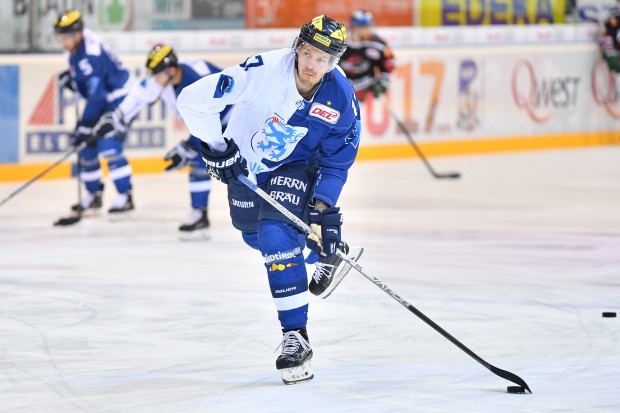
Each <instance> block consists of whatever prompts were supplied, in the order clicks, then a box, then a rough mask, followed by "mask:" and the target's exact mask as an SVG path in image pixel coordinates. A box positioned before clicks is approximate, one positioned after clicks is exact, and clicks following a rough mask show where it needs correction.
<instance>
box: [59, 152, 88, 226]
mask: <svg viewBox="0 0 620 413" xmlns="http://www.w3.org/2000/svg"><path fill="white" fill-rule="evenodd" d="M81 169H82V168H81V165H80V153H79V152H78V159H77V164H76V172H75V173H76V175H77V185H78V188H77V189H78V190H77V193H78V203H77V209H76V210H75V211H73V213H72V214H71V215H69V216H67V217H62V218H58V220H57V221H56V222H54V226H55V227H66V226H68V225H73V224H77V223H78V222H80V221H81V220H82V179H81V178H80V173H81V172H82V171H81Z"/></svg>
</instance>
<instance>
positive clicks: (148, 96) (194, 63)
mask: <svg viewBox="0 0 620 413" xmlns="http://www.w3.org/2000/svg"><path fill="white" fill-rule="evenodd" d="M179 67H180V68H181V69H182V70H183V76H182V77H181V82H180V83H179V84H178V85H176V86H174V85H172V84H169V85H167V86H165V87H164V86H162V85H160V84H159V83H157V82H156V81H155V79H154V78H153V77H150V76H149V77H147V78H145V79H144V80H142V81H141V82H140V83H138V84H135V85H134V86H133V88H132V89H131V92H130V93H129V94H128V95H127V97H126V98H125V100H123V102H122V103H121V104H120V106H119V109H120V110H121V112H122V113H123V116H124V118H125V119H127V120H131V119H133V118H134V117H135V116H136V115H137V114H138V112H140V110H141V109H142V108H143V107H144V106H146V105H150V104H151V103H153V102H155V101H157V100H158V99H161V100H162V101H163V102H164V104H165V105H166V106H167V107H168V108H169V109H170V110H171V111H172V112H174V114H175V115H176V116H177V117H178V118H181V115H180V114H179V111H178V110H177V97H178V96H179V94H180V93H181V91H182V90H183V88H185V87H186V86H188V85H191V84H192V83H194V82H196V81H197V80H199V79H202V78H203V77H205V76H208V75H210V74H213V73H218V72H220V71H221V69H220V68H219V67H217V66H215V65H213V64H211V63H209V62H205V61H201V60H183V59H182V60H180V61H179ZM230 109H231V108H230V106H229V107H225V108H224V109H223V110H222V112H221V113H220V115H219V118H220V122H221V125H222V126H221V127H223V128H225V127H226V125H227V124H228V119H229V118H230ZM188 143H189V144H190V145H191V146H192V148H193V149H194V150H196V151H197V152H200V145H199V143H200V140H199V139H197V138H196V137H194V136H192V137H190V138H189V140H188Z"/></svg>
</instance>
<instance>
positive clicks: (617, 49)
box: [601, 7, 620, 73]
mask: <svg viewBox="0 0 620 413" xmlns="http://www.w3.org/2000/svg"><path fill="white" fill-rule="evenodd" d="M619 30H620V8H618V7H614V8H613V9H611V10H610V11H609V14H608V16H607V18H606V19H605V27H604V28H603V34H602V36H601V52H602V54H603V59H605V61H606V62H607V65H608V66H609V70H611V71H613V72H616V73H620V42H619V41H618V34H619V33H618V32H619Z"/></svg>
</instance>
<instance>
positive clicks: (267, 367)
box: [0, 147, 620, 413]
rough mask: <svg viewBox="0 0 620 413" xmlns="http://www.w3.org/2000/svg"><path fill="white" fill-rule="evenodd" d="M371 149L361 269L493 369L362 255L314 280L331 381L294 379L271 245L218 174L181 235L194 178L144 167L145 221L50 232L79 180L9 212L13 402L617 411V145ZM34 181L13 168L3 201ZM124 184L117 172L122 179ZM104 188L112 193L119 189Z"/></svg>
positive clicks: (139, 217) (351, 232)
mask: <svg viewBox="0 0 620 413" xmlns="http://www.w3.org/2000/svg"><path fill="white" fill-rule="evenodd" d="M431 161H432V163H433V165H434V166H435V169H437V170H438V171H451V170H457V171H460V172H462V174H463V178H462V179H461V180H459V181H440V180H436V179H433V178H431V177H430V175H428V173H427V172H426V170H425V169H424V166H423V165H422V164H421V163H420V162H419V161H416V160H398V161H386V162H361V163H357V164H356V165H355V166H354V167H353V169H352V171H351V174H350V180H349V183H348V185H347V186H346V187H345V191H344V193H343V196H342V199H341V206H342V211H343V214H344V217H345V228H344V237H345V238H346V239H347V240H348V241H349V242H350V243H352V244H356V245H363V246H364V247H365V248H366V252H365V254H364V256H363V258H362V261H361V264H362V265H363V266H364V268H365V269H366V270H368V271H369V272H370V273H372V274H373V275H374V276H376V277H378V278H379V279H381V280H382V281H384V282H385V283H386V284H387V285H388V286H389V287H391V288H392V289H394V290H395V291H396V292H397V293H398V294H400V295H401V296H402V297H404V298H405V299H406V300H407V301H408V302H410V303H411V304H412V305H414V306H415V307H416V308H418V309H419V310H421V311H422V312H424V313H425V314H426V315H427V316H429V317H430V318H431V319H432V320H434V321H435V322H437V323H438V324H439V325H440V326H442V327H443V328H445V329H446V330H447V331H448V332H449V333H451V334H452V335H453V336H454V337H456V338H457V339H458V340H460V341H461V342H462V343H463V344H465V345H466V346H468V347H469V348H470V349H471V350H472V351H474V352H475V353H476V354H477V355H479V356H480V357H482V358H483V359H484V360H486V361H487V362H489V363H490V364H492V365H494V366H496V367H498V368H501V369H504V370H508V371H510V372H512V373H515V374H517V375H518V376H520V377H521V378H523V379H524V380H525V381H526V382H527V383H528V384H529V386H530V387H531V389H532V390H533V394H531V395H530V394H508V393H506V386H508V385H511V384H512V383H509V382H507V381H506V380H504V379H502V378H499V377H497V376H496V375H494V374H493V373H491V372H490V371H489V370H487V369H486V368H485V367H484V366H482V365H481V364H479V363H478V362H476V361H475V360H474V359H472V358H471V357H469V356H468V355H467V354H465V353H464V352H463V351H461V350H460V349H458V348H457V347H456V346H454V345H453V344H452V343H450V342H449V341H448V340H446V339H445V338H444V337H442V336H441V335H439V334H438V333H437V332H435V331H434V330H433V329H431V328H430V327H429V326H427V325H426V324H424V323H423V322H422V321H421V320H420V319H418V318H417V317H416V316H415V315H414V314H412V313H411V312H409V311H407V309H405V308H403V307H402V306H400V305H399V304H398V303H397V302H396V301H394V300H393V299H391V298H390V297H389V296H388V295H386V294H385V293H383V292H382V291H381V290H380V289H379V288H377V287H376V286H375V285H373V284H372V283H371V282H369V281H368V280H367V279H365V278H364V277H362V276H361V275H360V274H357V273H356V272H354V271H352V272H351V273H350V274H349V275H348V276H347V278H346V279H345V280H344V281H343V283H342V284H341V285H340V287H339V288H338V290H336V291H335V292H334V294H333V295H332V296H331V297H329V298H328V299H327V300H320V299H317V298H316V297H311V302H310V323H309V327H308V330H309V333H310V338H311V343H312V346H313V348H314V354H315V356H314V360H313V367H314V371H315V379H314V380H313V381H311V382H309V383H304V384H300V385H296V386H285V385H283V384H282V383H281V381H280V377H279V374H278V372H277V371H276V370H275V366H274V361H275V357H276V354H275V353H274V350H275V348H276V346H277V345H278V344H279V340H280V332H279V323H278V321H277V317H276V312H275V308H274V304H273V301H272V299H271V296H270V294H269V289H268V284H267V277H266V273H265V270H264V267H263V264H262V261H261V257H260V255H259V254H258V253H257V252H255V251H253V250H251V249H249V248H247V247H246V246H245V245H244V244H243V242H242V241H241V238H240V236H239V235H238V233H236V232H235V230H234V229H232V226H231V225H230V223H229V220H228V211H227V208H226V201H225V196H224V188H223V186H222V185H220V184H216V185H214V189H213V192H212V197H211V205H210V216H211V221H212V239H211V240H210V241H207V242H193V243H191V242H190V243H188V242H181V241H179V240H178V239H177V231H176V227H177V226H178V225H179V224H180V223H181V222H182V221H183V220H184V219H185V217H186V215H187V214H188V213H189V206H188V204H189V195H188V193H187V182H186V181H187V175H186V174H185V173H176V174H170V175H164V174H162V175H148V176H145V175H142V176H137V177H135V181H134V187H135V202H136V205H137V211H136V217H135V219H134V220H133V221H131V222H109V221H108V219H107V217H106V216H105V214H104V215H103V216H101V217H98V218H89V219H84V220H83V221H82V222H80V223H79V224H78V225H76V226H75V227H71V228H54V227H52V222H53V221H54V220H56V219H57V218H58V217H60V216H62V215H64V214H65V213H66V212H67V211H68V206H69V204H70V203H72V202H74V200H75V198H76V196H77V195H76V192H77V191H76V189H75V188H76V186H75V182H74V181H70V180H64V181H42V182H37V183H35V184H34V185H33V186H32V187H30V188H28V189H27V190H26V191H24V192H23V193H21V194H20V195H18V196H17V197H15V198H14V199H12V200H11V201H10V202H9V203H7V204H6V205H4V206H3V207H2V208H0V411H1V412H11V413H13V412H28V413H30V412H59V413H72V412H132V413H133V412H235V413H236V412H286V411H291V412H321V413H325V412H441V413H445V412H450V413H452V412H493V413H497V412H502V413H503V412H536V413H540V412H589V413H590V412H610V413H612V412H620V319H618V318H602V317H601V313H602V312H603V311H616V312H617V311H619V310H620V147H602V148H596V149H581V150H562V151H547V152H536V153H519V154H508V155H493V156H468V157H451V158H441V159H439V158H436V159H432V160H431ZM18 186H19V184H17V183H12V184H2V185H0V199H2V198H4V197H5V196H7V195H8V194H9V193H11V192H12V191H13V190H15V189H16V188H17V187H18ZM108 186H110V185H108ZM109 189H111V188H110V187H109V188H108V191H107V193H106V194H105V202H106V205H107V204H109V202H110V201H111V199H112V196H113V193H114V191H113V190H109Z"/></svg>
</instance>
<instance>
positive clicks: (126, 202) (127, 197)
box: [108, 191, 134, 217]
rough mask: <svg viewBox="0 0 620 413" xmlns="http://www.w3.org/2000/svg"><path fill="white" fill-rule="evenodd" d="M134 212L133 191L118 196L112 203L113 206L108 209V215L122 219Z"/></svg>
mask: <svg viewBox="0 0 620 413" xmlns="http://www.w3.org/2000/svg"><path fill="white" fill-rule="evenodd" d="M133 210H134V206H133V197H132V196H131V191H127V192H125V193H124V194H118V195H117V196H116V199H114V201H112V206H111V207H110V209H108V213H109V214H111V215H113V216H117V217H120V216H125V215H128V212H130V211H133Z"/></svg>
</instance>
